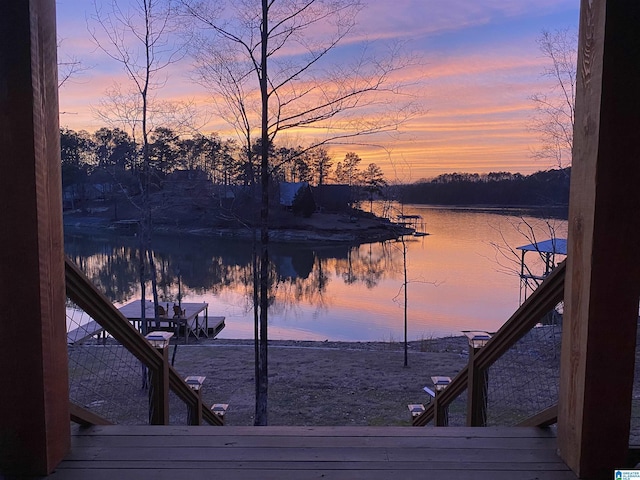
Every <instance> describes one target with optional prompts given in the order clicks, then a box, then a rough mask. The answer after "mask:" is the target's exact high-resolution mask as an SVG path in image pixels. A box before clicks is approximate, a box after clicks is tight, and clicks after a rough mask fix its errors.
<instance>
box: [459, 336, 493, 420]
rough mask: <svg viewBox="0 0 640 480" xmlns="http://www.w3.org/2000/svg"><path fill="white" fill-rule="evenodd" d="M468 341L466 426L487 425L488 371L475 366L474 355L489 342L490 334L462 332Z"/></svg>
mask: <svg viewBox="0 0 640 480" xmlns="http://www.w3.org/2000/svg"><path fill="white" fill-rule="evenodd" d="M462 333H464V334H465V335H466V336H467V339H469V365H468V367H467V372H468V373H467V426H468V427H484V426H486V425H487V392H488V371H487V370H486V369H482V370H481V369H480V368H479V367H478V365H477V362H476V361H475V360H476V355H477V354H478V352H479V351H480V349H481V348H482V347H484V346H485V345H486V344H487V343H488V342H489V340H491V334H489V333H487V332H482V331H473V330H469V331H464V332H462Z"/></svg>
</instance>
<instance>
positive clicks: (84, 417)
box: [69, 402, 113, 427]
mask: <svg viewBox="0 0 640 480" xmlns="http://www.w3.org/2000/svg"><path fill="white" fill-rule="evenodd" d="M69 416H70V418H71V421H72V422H75V423H78V424H80V425H82V426H83V427H89V426H91V425H113V423H111V422H110V421H109V420H107V419H106V418H104V417H101V416H100V415H96V414H95V413H93V412H92V411H90V410H87V409H86V408H84V407H81V406H80V405H77V404H75V403H71V402H70V403H69Z"/></svg>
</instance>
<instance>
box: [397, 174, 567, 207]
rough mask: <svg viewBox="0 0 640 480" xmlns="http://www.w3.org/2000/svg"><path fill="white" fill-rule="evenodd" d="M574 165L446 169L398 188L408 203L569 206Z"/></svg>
mask: <svg viewBox="0 0 640 480" xmlns="http://www.w3.org/2000/svg"><path fill="white" fill-rule="evenodd" d="M570 174H571V168H570V167H567V168H563V169H553V170H545V171H540V172H536V173H533V174H531V175H522V174H520V173H509V172H492V173H488V174H477V173H446V174H443V175H440V176H438V177H436V178H434V179H432V180H420V181H417V182H415V183H413V184H410V185H402V186H400V187H399V189H398V196H399V199H400V200H402V201H403V202H405V203H425V204H434V205H500V206H566V205H568V204H569V179H570Z"/></svg>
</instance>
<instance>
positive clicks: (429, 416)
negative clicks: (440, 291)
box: [413, 262, 566, 426]
mask: <svg viewBox="0 0 640 480" xmlns="http://www.w3.org/2000/svg"><path fill="white" fill-rule="evenodd" d="M565 271H566V266H565V262H563V263H561V264H560V265H558V266H557V267H556V268H555V269H554V270H553V271H552V272H551V273H550V274H549V276H547V278H545V280H544V281H543V282H542V284H541V285H540V286H539V287H538V288H537V289H536V290H535V291H534V292H533V294H532V295H531V296H530V297H529V298H528V299H527V300H526V301H525V302H524V303H523V304H522V305H521V306H520V308H518V310H517V311H516V312H515V313H514V314H513V315H512V316H511V318H510V319H509V320H508V321H507V322H506V323H505V324H504V325H503V326H502V327H501V328H500V330H498V332H496V334H495V335H493V336H492V337H491V340H489V342H488V343H487V344H486V345H485V346H484V347H482V348H481V349H480V350H478V351H477V352H476V353H475V354H473V355H470V356H469V364H468V365H467V366H466V367H465V368H463V369H462V370H461V371H460V372H459V373H458V375H457V376H456V377H455V378H454V379H453V380H452V382H451V383H450V384H449V385H448V386H447V387H446V388H445V389H444V390H442V391H441V392H438V394H437V395H436V397H435V399H434V401H433V402H431V403H430V404H429V406H428V407H427V408H426V409H425V410H424V412H422V414H420V415H418V416H416V417H415V418H414V419H413V425H414V426H425V425H427V424H428V423H429V422H430V421H432V420H434V418H435V414H436V411H438V410H440V411H442V410H443V409H446V408H447V407H448V406H449V405H450V404H451V402H453V401H454V400H455V399H456V398H458V397H459V396H460V395H461V394H462V393H463V392H464V391H465V390H467V425H468V426H481V425H482V421H481V420H479V417H481V415H477V414H476V413H477V412H480V411H482V410H483V408H486V405H482V403H483V402H486V395H479V394H478V392H479V391H482V386H481V385H479V384H478V382H479V381H481V379H482V378H486V376H485V375H484V374H485V372H487V370H488V368H489V367H490V366H491V365H493V364H494V363H495V362H496V361H497V360H498V359H499V358H500V357H501V356H502V355H504V354H505V352H507V350H509V349H510V348H511V347H512V346H513V345H514V344H515V343H516V342H517V341H518V340H520V339H521V338H522V337H523V336H524V335H526V334H527V333H528V332H529V331H530V330H531V329H532V328H534V327H535V326H536V325H537V324H538V323H539V322H540V320H541V319H542V318H543V317H544V315H546V314H547V313H548V312H550V311H551V310H552V309H553V308H555V306H556V305H557V304H558V303H560V301H562V299H563V297H564V278H565ZM556 417H557V408H556V407H551V408H548V409H546V410H544V411H542V412H539V413H538V414H536V415H534V416H533V417H531V418H529V419H527V420H525V421H524V422H522V423H521V424H520V425H529V426H532V425H538V426H543V425H549V424H551V423H554V422H555V419H556ZM436 423H437V422H436Z"/></svg>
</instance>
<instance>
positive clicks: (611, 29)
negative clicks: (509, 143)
mask: <svg viewBox="0 0 640 480" xmlns="http://www.w3.org/2000/svg"><path fill="white" fill-rule="evenodd" d="M638 25H640V2H636V1H612V0H588V1H583V2H582V5H581V12H580V39H579V54H578V70H577V71H578V88H577V96H576V116H575V129H574V152H573V165H572V171H571V197H570V208H569V238H568V258H567V275H566V283H565V306H564V312H565V318H564V328H563V341H562V361H561V371H560V398H559V402H558V446H559V451H560V454H561V456H562V458H563V459H564V460H565V461H566V462H567V464H568V465H569V466H570V467H571V468H572V469H573V470H574V471H575V472H576V473H577V474H578V475H579V476H580V477H583V478H610V477H611V475H612V472H613V470H614V469H615V468H621V467H623V466H624V460H625V456H626V453H627V448H628V441H629V419H630V414H631V395H632V386H633V372H634V360H635V343H636V342H635V339H636V324H637V321H638V299H639V296H640V248H639V245H640V243H639V242H640V240H639V239H640V214H639V212H640V194H639V193H638V188H639V186H640V141H639V139H638V132H640V89H639V88H638V85H639V84H640V62H639V61H638V58H640V29H639V28H638ZM605 384H606V386H605Z"/></svg>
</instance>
